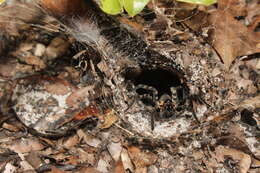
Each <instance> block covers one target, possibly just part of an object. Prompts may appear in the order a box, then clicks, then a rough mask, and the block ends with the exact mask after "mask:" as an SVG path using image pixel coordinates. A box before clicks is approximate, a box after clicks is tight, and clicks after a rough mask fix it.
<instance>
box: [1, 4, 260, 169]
mask: <svg viewBox="0 0 260 173" xmlns="http://www.w3.org/2000/svg"><path fill="white" fill-rule="evenodd" d="M41 2H42V6H43V7H46V9H48V10H50V11H54V12H57V13H59V14H62V15H63V16H66V14H68V13H69V12H73V10H75V9H76V10H79V9H80V8H81V7H79V4H81V2H80V0H77V1H76V0H75V1H72V2H69V1H67V0H60V1H55V3H54V2H51V1H48V0H42V1H41ZM79 2H80V3H79ZM66 3H67V4H68V3H69V4H70V5H69V6H68V5H67V6H66ZM41 10H42V9H39V8H35V7H34V6H31V4H30V3H28V4H23V3H20V2H19V1H18V0H17V1H6V4H5V3H4V4H2V5H1V6H0V172H3V173H16V172H26V173H31V172H50V173H63V172H73V173H74V172H75V173H77V172H78V173H106V172H108V173H110V172H111V173H174V172H176V173H181V172H191V173H193V172H194V173H195V172H202V173H208V172H209V173H215V172H216V173H229V172H230V173H236V172H237V173H247V172H249V173H259V172H260V94H259V93H260V4H259V1H257V0H251V1H246V0H239V1H237V0H219V1H218V4H217V5H216V4H215V5H212V6H209V7H205V6H201V5H193V4H186V3H178V2H176V1H167V0H165V1H164V0H162V1H158V2H156V1H155V2H151V3H149V4H148V6H147V7H146V8H145V9H144V10H143V11H142V12H141V13H140V14H138V15H137V16H135V17H133V18H130V17H129V16H127V15H126V14H121V15H118V16H114V19H115V20H116V21H118V22H119V23H120V27H123V28H126V30H127V31H128V32H129V33H132V34H133V35H134V36H135V37H137V38H139V39H142V40H144V42H145V44H147V45H148V46H149V48H151V49H152V50H154V51H155V52H158V53H160V54H161V55H163V57H165V61H166V59H170V60H171V61H172V62H174V63H173V64H174V65H173V64H170V65H169V63H168V64H167V65H169V67H171V68H172V69H170V70H165V69H163V65H161V64H156V62H155V61H154V63H155V65H154V64H153V63H151V64H149V65H151V66H153V65H154V67H153V68H152V70H150V69H149V70H148V69H145V70H144V69H141V72H136V71H132V73H137V75H135V74H132V73H131V74H130V72H129V71H127V70H125V69H124V68H125V64H128V65H129V64H131V63H132V62H131V61H129V62H130V63H128V61H126V62H123V61H122V62H121V61H113V60H114V59H115V60H121V59H120V58H119V59H116V58H114V59H113V58H110V60H106V59H105V60H104V59H102V58H103V57H105V55H103V54H104V52H105V50H104V51H100V50H101V49H100V48H99V49H98V48H95V47H93V45H88V43H87V42H84V40H83V41H82V40H81V39H80V38H81V35H79V33H78V32H77V30H73V28H72V31H71V30H68V28H69V27H71V26H66V25H64V24H61V22H60V21H58V20H57V19H55V18H54V17H51V16H50V15H48V14H47V13H46V14H42V11H41ZM76 18H77V17H75V19H76ZM79 22H80V20H79ZM97 23H98V22H97ZM78 27H79V25H78ZM74 29H75V28H74ZM111 30H112V29H111ZM69 31H71V32H69ZM91 32H95V31H94V30H93V31H91ZM118 35H119V38H120V33H118ZM82 38H83V37H82ZM120 39H121V38H120ZM124 39H125V38H122V39H121V40H124ZM129 42H130V41H129ZM124 45H126V44H124ZM130 47H131V45H129V50H130V49H131V50H132V48H130ZM105 49H106V47H105ZM136 49H138V48H136ZM95 51H96V52H98V53H99V54H100V55H96V54H95ZM126 53H127V50H126ZM110 56H111V55H110ZM115 56H117V55H115ZM162 62H163V61H162ZM109 63H110V64H109ZM120 63H121V64H120ZM122 64H123V65H122ZM176 64H177V65H176ZM110 65H111V66H110ZM175 65H176V67H175ZM133 66H134V65H133ZM117 67H120V69H119V70H117V69H118V68H117ZM121 67H122V69H121ZM129 67H130V66H129ZM131 67H132V66H131ZM167 67H168V66H167ZM179 67H180V68H181V70H178V68H179ZM129 69H130V68H129ZM124 70H125V71H126V72H125V71H124ZM121 71H124V73H121ZM137 71H138V70H137ZM99 72H100V73H99ZM182 72H183V73H184V74H182ZM101 73H102V75H105V76H106V77H104V78H103V77H100V74H101ZM129 76H130V77H129ZM112 78H113V80H112ZM140 84H142V86H145V87H141V88H139V89H140V90H143V91H142V92H144V93H145V94H147V93H148V95H149V94H150V95H152V94H154V93H152V94H151V93H149V92H148V91H150V90H149V87H150V88H154V89H151V90H156V92H158V97H159V98H157V99H156V100H155V101H154V100H149V99H150V97H149V98H148V96H147V98H141V96H143V94H144V93H142V92H141V93H140V92H137V91H139V90H138V89H133V88H137V87H139V86H140ZM174 88H178V89H177V90H174ZM168 90H169V91H168ZM175 91H176V92H177V95H174V92H175ZM153 92H154V91H153ZM171 94H172V95H171ZM162 96H165V97H168V96H169V97H170V99H169V100H170V102H169V103H168V102H167V103H166V102H165V100H163V97H162ZM90 97H93V98H95V99H94V100H95V101H91V99H87V98H90ZM125 98H127V99H125ZM145 100H146V101H145ZM169 100H167V101H169ZM148 101H152V102H153V103H151V104H150V103H149V104H150V105H149V106H147V104H148V103H147V102H148ZM179 101H182V102H181V103H179ZM157 104H158V105H157ZM151 105H152V106H151ZM156 106H158V107H156ZM167 106H169V107H167ZM168 108H169V109H172V110H170V114H167V113H169V112H167V111H169V110H168ZM156 112H157V113H156ZM154 114H155V115H154ZM165 114H167V116H166V115H165ZM158 115H159V116H158Z"/></svg>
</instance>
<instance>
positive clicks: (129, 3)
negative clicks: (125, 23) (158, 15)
mask: <svg viewBox="0 0 260 173" xmlns="http://www.w3.org/2000/svg"><path fill="white" fill-rule="evenodd" d="M121 1H122V4H123V6H124V9H125V10H126V11H127V13H128V14H129V15H130V16H132V17H133V16H135V15H136V14H138V13H139V12H141V11H142V10H143V8H144V7H145V6H146V4H147V3H148V2H149V1H150V0H121Z"/></svg>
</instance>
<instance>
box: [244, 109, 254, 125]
mask: <svg viewBox="0 0 260 173" xmlns="http://www.w3.org/2000/svg"><path fill="white" fill-rule="evenodd" d="M253 115H254V113H253V112H251V111H249V110H248V109H244V110H242V111H241V121H242V122H243V123H246V124H248V125H250V126H257V122H256V120H255V119H254V118H253Z"/></svg>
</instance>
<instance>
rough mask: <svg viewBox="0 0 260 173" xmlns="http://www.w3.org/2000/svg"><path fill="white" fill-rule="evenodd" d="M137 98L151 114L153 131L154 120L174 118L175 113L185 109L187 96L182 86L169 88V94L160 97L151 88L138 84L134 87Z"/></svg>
mask: <svg viewBox="0 0 260 173" xmlns="http://www.w3.org/2000/svg"><path fill="white" fill-rule="evenodd" d="M135 92H136V93H137V95H138V98H139V100H140V101H142V103H143V104H144V105H145V106H146V108H147V109H148V110H150V111H151V112H152V114H151V129H152V130H153V129H154V121H155V119H156V120H158V119H165V118H176V117H177V115H176V113H180V112H181V111H182V110H184V108H185V106H186V105H185V99H187V96H186V94H187V93H185V91H184V88H182V86H178V87H171V88H170V94H168V93H163V94H161V95H160V97H159V94H158V91H157V89H156V88H154V87H153V86H149V85H144V84H139V85H137V86H136V87H135Z"/></svg>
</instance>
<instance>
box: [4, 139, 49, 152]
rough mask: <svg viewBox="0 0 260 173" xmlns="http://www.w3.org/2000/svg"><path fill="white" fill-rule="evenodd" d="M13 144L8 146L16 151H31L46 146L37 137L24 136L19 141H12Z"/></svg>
mask: <svg viewBox="0 0 260 173" xmlns="http://www.w3.org/2000/svg"><path fill="white" fill-rule="evenodd" d="M12 143H13V144H11V145H9V146H7V147H8V148H9V149H10V150H13V151H14V152H16V153H27V152H30V151H40V150H42V149H44V148H45V146H44V145H43V144H41V143H40V142H39V141H38V140H37V139H35V138H26V139H24V138H22V139H20V140H17V141H12Z"/></svg>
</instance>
